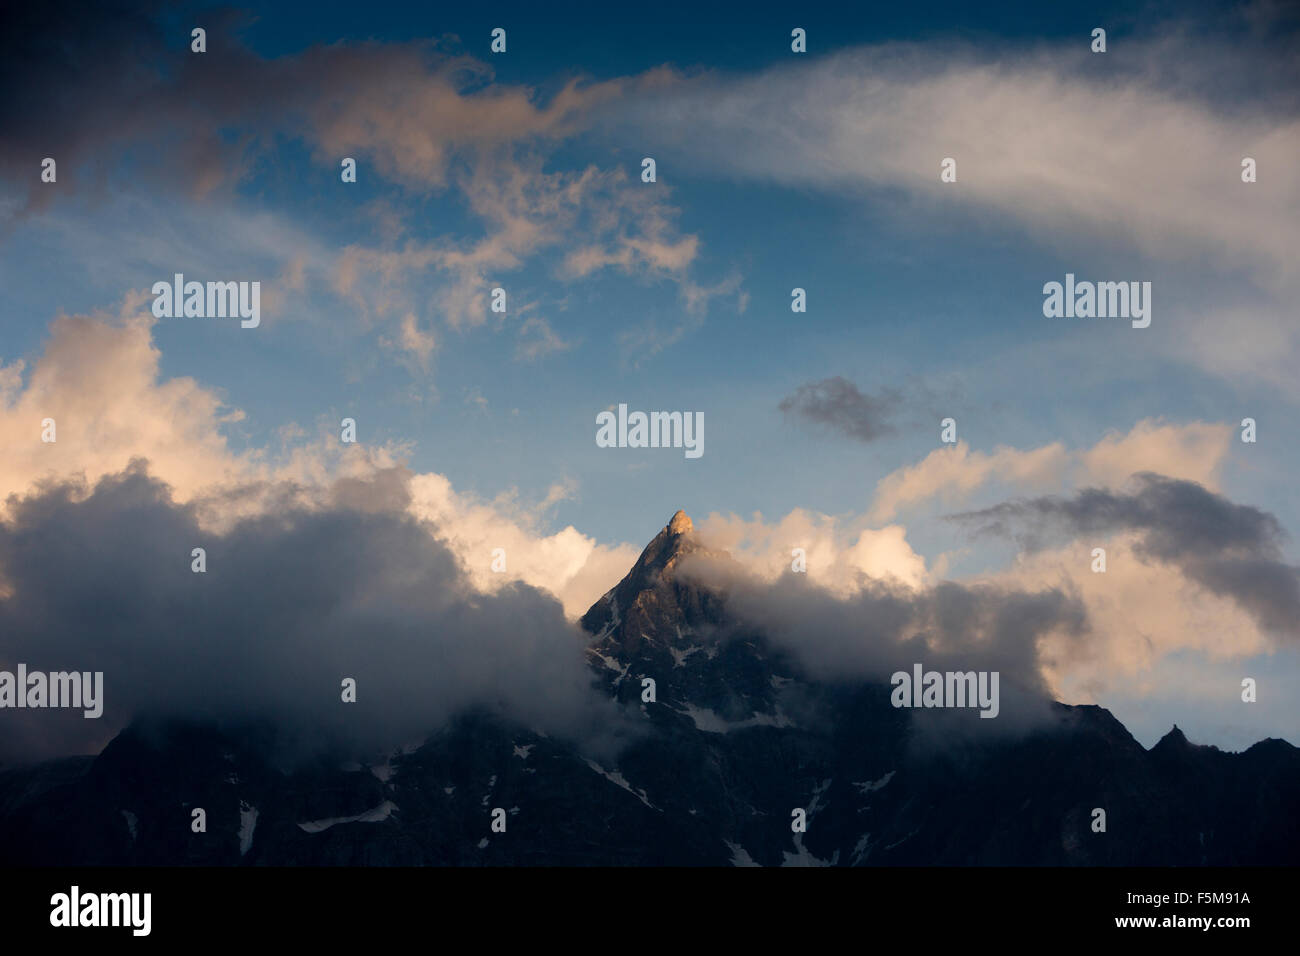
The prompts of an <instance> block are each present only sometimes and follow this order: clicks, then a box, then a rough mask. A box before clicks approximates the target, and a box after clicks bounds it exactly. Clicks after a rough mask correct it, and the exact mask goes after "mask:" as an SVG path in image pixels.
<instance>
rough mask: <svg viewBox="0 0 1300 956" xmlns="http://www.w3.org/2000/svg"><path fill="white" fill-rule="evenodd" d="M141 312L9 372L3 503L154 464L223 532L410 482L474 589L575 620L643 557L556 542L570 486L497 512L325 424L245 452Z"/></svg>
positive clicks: (3, 400) (406, 489)
mask: <svg viewBox="0 0 1300 956" xmlns="http://www.w3.org/2000/svg"><path fill="white" fill-rule="evenodd" d="M139 303H140V297H138V296H137V297H128V300H127V301H126V302H125V303H124V305H123V308H122V310H121V311H120V313H119V314H109V313H100V314H96V315H92V316H63V317H60V318H58V319H56V320H55V321H54V322H53V323H51V326H50V337H49V341H48V342H47V343H46V346H45V349H44V351H43V352H42V353H41V354H40V355H38V356H37V357H36V358H35V359H34V360H33V361H32V362H31V364H30V365H29V364H28V363H27V362H26V361H24V360H18V361H12V362H10V363H8V364H4V363H0V442H3V443H4V444H5V446H6V448H7V449H8V451H7V453H6V454H5V455H4V456H2V457H0V502H4V500H5V499H6V498H8V497H9V496H11V495H18V496H22V495H24V494H27V493H30V492H31V491H32V490H33V489H34V488H36V487H37V486H38V485H40V484H41V483H42V482H55V483H59V482H68V481H81V480H84V481H86V482H88V483H89V484H91V485H94V484H95V483H96V482H98V481H99V480H100V479H102V478H104V477H106V476H111V475H115V474H118V473H120V472H122V471H123V470H124V469H126V468H127V467H128V466H129V465H130V464H131V462H132V461H133V460H135V459H142V460H144V461H146V462H147V463H148V468H149V473H150V475H151V476H152V477H154V478H156V479H157V480H159V481H161V482H165V483H166V484H167V486H168V492H169V494H170V495H171V498H172V500H174V501H175V502H177V503H178V504H181V505H186V506H191V505H192V506H193V507H194V509H195V514H196V518H197V520H198V521H199V522H200V524H201V526H202V527H203V528H204V530H206V531H211V532H214V533H221V532H224V531H226V530H228V529H229V528H230V527H231V526H232V524H234V523H236V522H238V521H241V520H245V519H249V520H251V519H254V518H257V517H259V516H262V515H266V514H273V513H276V512H277V511H279V510H281V509H285V508H289V509H312V508H330V507H333V506H334V505H335V504H336V503H337V496H338V495H339V494H340V493H341V492H342V491H343V490H346V489H347V488H349V487H363V488H367V489H370V490H371V491H372V492H373V490H374V489H377V488H383V487H387V486H389V485H391V484H392V483H393V482H395V481H398V478H397V477H396V476H401V478H400V483H401V485H402V489H403V491H402V493H401V495H396V494H394V496H393V497H392V498H391V500H390V505H389V506H390V507H401V508H404V509H406V510H407V512H408V513H409V514H410V515H411V516H412V517H414V518H417V519H420V520H424V521H426V522H433V523H436V524H437V525H438V527H439V534H441V535H443V540H444V541H445V542H446V543H447V544H448V546H450V547H451V548H452V550H453V553H455V555H456V557H457V559H458V560H459V561H460V562H461V564H462V567H463V568H465V569H466V570H465V574H466V579H467V580H469V581H471V582H472V583H474V584H475V586H478V587H481V588H483V589H484V590H490V591H495V590H498V589H500V588H502V587H505V586H508V585H509V584H510V583H512V582H513V583H521V582H522V583H526V584H528V585H529V586H531V587H536V588H541V589H544V590H547V591H549V592H551V593H552V594H553V595H555V596H556V597H557V598H559V599H560V600H561V601H562V603H563V607H564V609H565V612H566V613H567V614H568V615H569V616H570V617H571V618H577V617H579V616H580V615H581V614H583V613H584V612H585V611H586V610H587V608H589V607H590V606H591V604H592V603H593V602H594V601H595V600H596V599H597V598H598V597H599V596H600V595H601V594H603V593H604V592H605V591H606V590H607V589H608V588H609V586H610V585H611V584H612V583H614V582H615V581H617V580H618V579H619V578H620V577H621V576H622V575H623V573H624V572H626V570H627V568H628V567H629V566H631V564H632V562H633V561H634V560H635V559H636V555H637V553H638V552H637V551H636V549H634V548H632V546H630V545H602V544H599V543H598V542H597V541H596V540H595V539H593V538H591V537H588V536H586V535H583V534H581V533H579V532H578V531H577V530H575V529H574V528H572V527H566V528H564V529H563V530H561V531H559V532H556V533H547V532H546V531H545V530H544V526H545V524H546V522H547V513H548V511H549V510H550V509H551V508H552V507H553V506H554V505H555V504H556V503H557V502H558V501H560V500H562V499H563V498H564V497H569V496H571V495H572V494H573V493H574V486H573V485H572V484H571V483H559V484H557V485H556V486H554V487H553V488H552V489H551V491H550V493H548V495H547V497H546V498H545V499H544V500H543V501H541V502H539V503H538V504H537V505H535V506H530V505H528V504H526V503H522V502H520V501H519V500H518V499H517V497H516V496H514V495H513V494H507V495H502V496H500V497H498V498H497V499H495V500H493V501H490V502H485V501H481V500H479V499H478V498H476V497H475V496H473V495H467V494H460V493H457V492H456V490H455V489H454V488H453V487H452V485H451V482H450V481H448V480H447V479H446V478H445V477H443V476H442V475H439V474H436V473H421V474H415V473H411V472H409V471H408V470H407V469H406V467H405V465H404V461H405V460H406V459H407V458H408V457H409V454H410V451H411V449H410V448H409V447H407V446H403V445H400V444H384V445H371V444H357V445H347V446H343V445H340V444H339V443H338V441H337V433H336V432H335V431H334V430H333V425H331V426H330V427H328V428H326V427H325V426H324V424H323V423H322V425H321V427H320V428H314V429H311V430H308V429H306V428H303V427H301V426H299V425H296V424H289V425H286V426H285V427H284V428H282V429H281V431H280V435H279V442H278V444H276V445H272V446H268V447H261V448H259V447H254V448H251V449H249V450H246V451H240V452H235V451H233V450H232V449H231V447H230V444H229V442H228V440H227V437H226V430H227V428H228V427H229V426H230V425H231V424H233V423H235V422H239V421H241V420H242V419H243V417H244V413H243V412H242V411H241V410H240V409H238V408H236V407H232V406H230V405H228V404H227V403H226V402H225V401H224V399H223V398H222V397H221V395H220V394H219V393H218V392H217V391H215V390H213V389H211V388H208V387H205V386H203V385H201V384H200V383H198V382H196V381H194V380H193V379H190V378H172V379H163V378H162V376H161V372H160V369H159V362H160V359H161V354H160V352H159V351H158V348H157V346H156V345H155V343H154V341H153V329H154V325H155V320H154V319H153V318H152V316H149V315H147V314H145V315H139V314H136V311H135V310H136V309H137V308H138V306H139ZM47 417H48V418H53V419H55V425H56V437H57V441H55V442H53V443H45V442H42V441H41V434H42V430H43V428H42V424H41V423H42V421H43V419H45V418H47ZM392 502H399V503H398V504H392ZM5 507H9V508H12V507H13V504H12V502H11V503H10V504H9V505H7V506H5ZM3 511H4V508H3V507H0V514H2V513H3ZM495 547H505V548H507V549H508V553H509V560H508V561H507V570H506V572H505V573H503V574H498V573H495V572H491V571H490V569H489V564H490V560H491V549H492V548H495Z"/></svg>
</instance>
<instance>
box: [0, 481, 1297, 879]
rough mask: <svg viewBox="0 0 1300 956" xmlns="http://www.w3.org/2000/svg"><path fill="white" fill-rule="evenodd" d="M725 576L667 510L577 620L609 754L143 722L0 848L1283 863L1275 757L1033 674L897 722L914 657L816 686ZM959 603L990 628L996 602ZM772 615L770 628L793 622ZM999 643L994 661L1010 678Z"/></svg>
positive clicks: (233, 856)
mask: <svg viewBox="0 0 1300 956" xmlns="http://www.w3.org/2000/svg"><path fill="white" fill-rule="evenodd" d="M137 480H143V479H137ZM128 484H129V482H128ZM138 487H139V486H137V488H138ZM146 500H147V499H146ZM391 533H392V534H393V535H395V537H396V540H401V535H400V533H398V532H391ZM431 560H432V559H431ZM729 562H730V559H729V558H728V557H727V556H726V555H725V554H722V553H719V552H714V551H711V550H710V549H709V548H707V547H706V546H705V545H704V544H703V543H702V542H700V541H699V539H698V537H697V535H696V533H695V531H694V527H693V524H692V522H691V520H690V519H689V518H688V517H687V516H686V515H685V514H683V513H681V512H679V513H677V514H676V515H674V516H673V518H672V519H671V521H670V522H669V523H668V525H667V526H665V527H664V528H663V529H662V530H661V531H660V532H659V534H658V535H656V536H655V538H654V539H653V540H652V541H651V542H650V543H649V545H647V547H646V548H645V550H644V551H643V553H642V554H641V556H640V558H639V559H638V560H637V561H636V563H635V564H634V566H633V567H632V568H631V569H630V570H629V571H628V573H627V575H626V577H624V578H623V580H622V581H620V582H619V583H618V584H617V585H616V586H615V587H613V588H611V589H610V590H609V591H608V592H607V593H606V594H605V595H604V596H603V597H602V598H601V599H600V600H598V601H597V602H596V603H595V604H594V605H593V606H592V607H591V609H590V610H589V611H588V612H587V614H586V615H585V616H583V618H582V620H581V627H582V630H583V632H584V636H583V637H582V638H581V642H580V643H577V644H576V645H574V648H575V650H576V651H577V653H579V654H580V655H585V658H586V663H585V667H584V674H585V678H584V682H583V686H584V688H585V689H584V693H586V692H587V691H590V692H591V694H592V699H594V700H597V701H599V702H601V704H602V706H605V707H606V708H608V713H610V714H615V715H620V716H618V717H616V718H611V719H613V720H615V721H616V722H617V721H618V720H630V721H631V722H632V726H634V727H635V731H634V732H628V733H625V734H623V735H622V736H621V737H620V739H619V740H618V743H617V745H615V746H612V747H609V748H607V749H605V750H604V751H603V752H600V753H597V752H595V751H593V749H592V747H591V746H590V745H589V742H584V741H589V740H590V738H589V737H588V738H584V737H583V736H582V735H573V734H570V735H567V736H566V735H564V734H560V733H555V732H550V731H548V730H546V729H544V728H542V727H540V726H538V725H537V723H536V722H532V721H530V720H529V719H528V717H529V716H532V715H533V714H535V713H537V711H536V710H535V708H533V709H531V710H530V709H527V708H525V709H523V710H520V709H518V708H515V709H514V710H512V709H511V708H509V707H497V706H492V702H490V701H489V700H487V699H479V700H474V701H471V702H467V703H465V704H464V705H463V706H459V707H452V705H451V703H450V702H445V703H444V705H441V706H439V707H436V708H433V707H432V705H428V704H425V705H419V704H412V705H411V707H412V709H411V711H410V716H411V719H413V720H414V719H425V720H428V721H429V722H430V723H429V726H428V727H427V728H426V733H425V734H421V735H417V736H416V737H414V738H413V739H412V740H410V741H409V742H408V743H407V744H406V745H405V746H401V747H397V748H395V749H393V750H391V751H389V752H387V753H386V754H385V755H384V756H382V757H379V758H376V759H374V760H371V761H363V762H355V761H343V760H340V759H339V756H338V754H337V753H332V752H321V753H319V754H318V755H317V756H315V757H313V758H310V759H306V760H304V759H298V760H296V761H292V762H285V761H283V760H278V759H276V755H275V754H276V751H275V749H274V748H270V747H268V746H267V741H268V740H271V739H274V736H275V731H276V728H275V725H274V721H273V720H262V721H250V722H248V723H247V724H246V725H244V726H242V727H240V726H237V725H235V724H233V723H231V722H228V721H225V722H222V721H215V722H214V721H206V720H203V719H196V718H195V716H193V715H190V716H188V717H185V718H184V719H174V718H173V719H155V718H150V719H147V720H139V721H137V722H135V723H134V724H133V725H131V726H129V727H127V728H126V729H124V730H123V731H122V732H121V733H119V734H118V735H117V736H116V737H115V738H114V739H113V740H112V741H111V742H110V743H108V745H107V746H106V747H105V748H104V749H103V750H102V752H100V753H98V755H96V756H93V757H74V758H63V759H59V760H53V761H47V762H44V763H40V764H36V765H31V766H26V767H18V768H13V769H9V770H6V771H3V772H0V847H3V850H0V854H2V855H3V857H4V859H5V861H6V862H9V863H29V864H30V863H46V864H72V863H92V864H108V863H113V864H133V865H134V864H176V863H193V864H215V865H277V864H301V865H335V864H338V865H344V864H347V865H400V864H431V865H546V864H552V865H554V864H579V865H582V864H613V865H632V864H680V865H719V866H721V865H751V864H758V865H764V866H771V865H924V864H945V865H977V864H1011V865H1046V864H1057V865H1059V864H1078V865H1159V864H1175V865H1202V864H1206V865H1221V864H1241V863H1291V864H1293V863H1296V862H1298V861H1300V827H1298V826H1297V824H1296V822H1295V819H1294V815H1293V813H1292V808H1293V807H1294V806H1295V805H1296V803H1297V801H1298V800H1300V751H1297V749H1296V748H1295V747H1294V746H1292V745H1291V744H1289V743H1287V742H1285V741H1282V740H1265V741H1261V742H1260V743H1258V744H1256V745H1255V746H1253V747H1251V748H1250V749H1249V750H1247V751H1245V752H1243V753H1235V754H1234V753H1225V752H1222V751H1220V750H1218V749H1217V748H1213V747H1203V746H1197V745H1195V744H1193V743H1191V742H1189V741H1188V740H1187V739H1186V737H1185V736H1184V735H1183V733H1182V732H1181V731H1180V730H1178V729H1177V728H1174V729H1173V730H1171V731H1170V733H1169V734H1168V735H1166V737H1165V738H1164V739H1162V740H1161V741H1160V743H1159V744H1158V745H1156V746H1155V747H1153V748H1152V749H1150V750H1147V749H1145V748H1143V747H1142V746H1141V745H1139V744H1138V743H1137V742H1136V741H1135V740H1134V739H1133V737H1132V736H1131V735H1130V734H1129V733H1128V731H1126V730H1125V728H1124V727H1123V726H1122V725H1121V724H1120V723H1119V722H1118V721H1116V720H1115V719H1114V717H1112V716H1111V715H1110V714H1109V713H1108V712H1107V711H1105V710H1104V709H1102V708H1098V707H1093V706H1079V707H1071V706H1067V705H1064V704H1060V703H1055V702H1052V701H1050V700H1047V699H1045V698H1043V697H1042V696H1041V687H1040V686H1039V685H1038V684H1036V683H1035V682H1033V681H1032V680H1026V681H1024V682H1021V683H1019V684H1018V683H1017V682H1016V681H1014V680H1013V681H1011V682H1010V683H1009V689H1008V691H1007V692H1006V693H1007V703H1009V704H1010V709H1009V713H1011V714H1012V715H1015V714H1020V715H1022V716H1023V715H1025V714H1027V713H1029V712H1030V708H1029V705H1028V702H1029V701H1031V700H1032V701H1035V702H1036V705H1035V706H1036V708H1037V710H1036V711H1035V713H1034V719H1032V720H1026V719H1015V718H1013V719H1011V720H1009V721H1007V722H1005V723H1003V721H1002V718H1001V716H999V717H998V718H997V719H992V720H985V719H981V718H980V717H979V716H978V714H977V712H976V711H974V710H970V709H967V710H962V711H952V710H948V709H943V708H938V709H915V708H901V707H896V706H894V704H893V703H892V702H891V694H892V690H891V686H890V682H889V677H888V674H887V673H885V672H884V671H878V670H877V668H876V666H875V665H876V664H877V663H879V664H880V665H882V666H892V665H893V662H895V661H899V662H906V663H905V664H904V665H901V666H910V664H911V663H912V661H911V660H908V654H909V653H911V652H913V651H918V652H923V651H926V648H927V647H928V646H930V645H928V644H926V642H925V641H920V640H916V639H910V640H908V641H904V642H903V643H902V644H900V645H898V646H894V647H892V649H891V650H890V651H889V652H888V653H885V652H881V654H880V657H879V661H875V660H872V662H871V663H872V666H870V667H863V668H862V669H860V670H858V671H846V672H844V673H842V674H838V675H836V674H834V673H831V672H829V671H828V670H827V669H826V667H824V666H819V665H818V661H819V660H820V661H821V662H822V664H824V663H825V662H826V661H828V660H829V659H830V658H829V657H827V656H826V653H827V652H826V650H825V648H819V649H818V650H817V651H815V652H814V653H813V655H812V656H811V657H809V655H808V654H807V653H804V652H801V650H800V648H799V646H798V644H797V643H796V642H794V641H793V640H792V639H791V638H790V636H789V634H787V635H786V637H785V638H784V639H774V638H773V637H771V636H769V635H768V634H766V633H764V629H763V628H762V627H761V626H760V625H761V620H759V619H758V615H757V614H756V613H755V609H757V608H760V607H762V605H761V604H760V603H758V602H757V597H756V596H755V595H754V594H752V593H745V592H744V590H743V587H742V589H741V590H740V591H738V590H736V589H735V587H736V585H737V582H743V581H744V575H743V572H741V571H740V570H739V569H738V568H736V567H735V566H732V565H731V564H730V563H729ZM702 569H703V570H702ZM709 581H711V582H712V583H706V582H709ZM724 581H726V582H729V584H730V587H728V586H724V585H723V582H724ZM429 583H430V582H426V583H425V586H426V587H427V586H428V584H429ZM433 593H435V594H437V593H439V592H437V591H434V592H433ZM507 597H511V596H510V595H507ZM514 597H515V599H519V600H523V599H524V598H523V596H518V595H516V596H514ZM490 600H491V599H485V600H484V601H482V602H481V603H482V604H484V605H486V604H487V603H489V602H490ZM877 600H883V599H882V598H880V597H879V596H877ZM891 600H892V601H893V602H895V603H894V604H892V605H891V604H890V603H888V602H886V603H884V604H881V605H879V606H880V607H884V608H886V609H888V608H889V607H891V606H892V607H895V608H901V611H900V613H899V614H898V616H897V618H896V623H897V627H895V628H894V629H892V630H887V633H889V634H893V633H899V634H902V633H907V630H908V626H909V625H908V622H909V621H915V620H917V619H921V618H924V617H925V616H926V615H934V614H936V607H937V606H941V607H943V608H948V607H950V606H951V605H949V604H947V603H942V604H941V605H937V606H928V607H927V608H926V610H925V612H924V614H921V612H919V611H918V610H917V607H916V606H914V605H908V604H906V603H899V602H900V600H901V599H900V598H899V597H898V596H897V595H895V596H894V597H893V598H892V599H891ZM934 600H940V599H934ZM949 600H951V598H950V599H949ZM963 600H964V603H963ZM963 600H958V601H957V606H958V607H962V606H965V607H970V608H975V609H976V610H977V611H979V612H980V614H981V615H983V616H984V617H987V618H988V619H989V620H991V621H992V622H994V623H996V621H997V616H996V615H992V616H989V614H988V611H987V607H988V605H987V601H988V600H991V599H990V598H987V597H985V598H982V599H977V598H970V597H966V598H964V599H963ZM1017 600H1020V599H1017ZM921 603H922V604H923V603H924V602H921ZM733 604H734V605H737V607H739V608H740V610H739V611H737V610H735V609H734V608H733ZM791 606H792V607H793V605H791ZM867 607H868V605H862V606H857V607H853V608H850V609H847V610H845V611H844V612H843V613H845V614H850V613H851V612H863V611H865V609H866V608H867ZM456 613H457V614H468V611H467V610H460V611H457V612H456ZM789 613H790V610H789V608H787V609H786V614H787V617H785V618H779V617H773V623H774V624H777V625H779V626H780V628H788V627H789V626H790V625H791V621H790V619H789V617H788V614H789ZM918 615H920V617H919V618H918ZM951 616H952V615H951V614H938V619H941V620H945V621H948V620H949V618H950V617H951ZM1048 617H1050V615H1048ZM476 620H477V618H476ZM484 620H490V621H492V623H494V624H495V623H498V622H497V621H496V620H493V619H491V618H486V619H484ZM846 620H847V618H846ZM863 623H864V629H867V630H866V631H865V632H867V633H869V627H870V626H874V627H876V628H881V627H883V625H881V624H880V622H878V621H877V622H875V623H874V624H872V622H867V621H864V622H863ZM949 623H950V630H949V631H947V632H944V633H943V634H941V635H940V637H941V638H942V639H941V640H940V642H939V644H938V645H937V646H938V647H939V652H938V656H936V655H932V654H929V653H927V654H926V656H925V657H923V658H919V659H918V660H919V662H921V663H924V664H926V666H927V667H928V666H930V665H931V664H936V663H937V664H948V663H953V664H954V666H956V665H955V662H957V661H958V660H961V661H963V662H964V663H965V664H966V665H967V666H970V667H976V666H979V665H977V663H976V660H977V657H978V655H977V654H976V653H975V651H974V649H973V648H974V647H976V646H977V645H978V641H977V642H976V643H975V644H974V645H971V646H970V647H965V648H963V647H961V646H960V642H957V641H956V640H955V638H954V635H958V634H960V633H963V632H962V631H961V629H960V628H959V627H957V625H956V624H955V623H952V622H951V621H950V622H949ZM826 626H827V623H826V622H824V621H819V622H813V623H811V624H810V627H814V628H819V629H820V628H825V627H826ZM882 633H885V632H882ZM945 635H946V637H945ZM376 639H379V638H376ZM837 640H838V639H837ZM945 641H946V644H945ZM488 646H489V647H490V646H491V645H488ZM814 646H815V645H814ZM829 646H831V647H832V648H836V647H837V645H835V644H834V643H832V644H831V645H829ZM945 646H947V647H948V650H946V651H945V650H944V647H945ZM1012 646H1013V647H1014V646H1016V644H1015V643H1014V642H1013V644H1012ZM994 650H995V653H994V654H993V655H992V656H991V657H990V658H989V660H990V661H996V662H1003V661H1013V662H1014V660H1015V656H1014V655H1010V656H1008V655H1005V654H999V653H997V652H996V648H995V649H994ZM551 652H552V653H560V650H559V647H558V645H557V646H556V647H555V648H553V649H552V651H551ZM837 653H838V650H837ZM819 655H820V657H819ZM648 681H652V682H653V684H650V683H648ZM563 686H564V685H562V687H563ZM562 696H563V694H560V695H557V697H562ZM1017 698H1019V699H1021V700H1022V703H1021V705H1016V704H1015V703H1014V701H1015V700H1016V699H1017ZM338 706H341V707H346V706H350V705H341V704H340V705H338ZM421 707H424V708H425V709H421ZM399 709H400V708H399ZM444 711H447V716H446V717H445V718H444V717H442V716H440V715H442V714H443V713H444ZM521 713H522V714H523V715H524V716H523V718H521V717H520V714H521ZM406 728H407V725H406V724H402V725H401V729H403V730H406ZM390 729H391V727H390ZM198 809H202V810H203V811H204V814H203V816H204V817H205V820H206V829H205V830H204V831H203V832H195V831H194V829H193V826H192V821H193V819H194V817H195V811H196V810H198ZM1098 810H1101V811H1104V821H1105V826H1104V829H1101V830H1099V829H1098V828H1097V825H1096V821H1097V819H1098V818H1097V811H1098ZM800 818H802V821H803V824H804V825H803V826H802V827H800V826H797V825H796V821H797V820H799V819H800Z"/></svg>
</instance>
